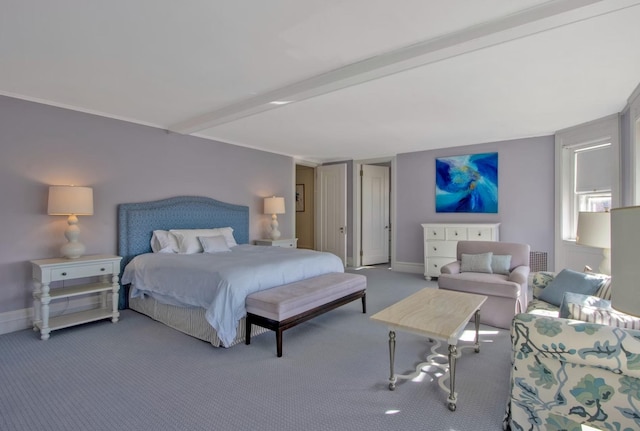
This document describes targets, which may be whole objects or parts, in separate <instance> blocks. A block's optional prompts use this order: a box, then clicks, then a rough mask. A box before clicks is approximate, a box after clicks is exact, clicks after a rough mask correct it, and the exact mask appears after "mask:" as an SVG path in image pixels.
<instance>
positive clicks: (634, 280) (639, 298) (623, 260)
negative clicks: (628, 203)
mask: <svg viewBox="0 0 640 431" xmlns="http://www.w3.org/2000/svg"><path fill="white" fill-rule="evenodd" d="M639 226H640V207H637V206H636V207H625V208H616V209H613V210H611V306H612V307H613V308H614V309H615V310H617V311H621V312H623V313H626V314H631V315H632V316H638V317H640V285H639V284H638V274H639V270H640V257H639V256H640V255H638V246H639V245H640V229H638V227H639Z"/></svg>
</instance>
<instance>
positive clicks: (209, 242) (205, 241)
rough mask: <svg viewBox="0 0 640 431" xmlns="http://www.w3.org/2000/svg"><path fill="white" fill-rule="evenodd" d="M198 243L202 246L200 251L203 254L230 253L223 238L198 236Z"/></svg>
mask: <svg viewBox="0 0 640 431" xmlns="http://www.w3.org/2000/svg"><path fill="white" fill-rule="evenodd" d="M198 241H200V244H201V245H202V250H203V251H204V252H205V253H223V252H226V251H231V249H230V248H229V246H228V245H227V240H226V239H224V236H222V235H217V236H199V237H198Z"/></svg>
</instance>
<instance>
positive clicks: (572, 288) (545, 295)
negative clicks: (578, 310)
mask: <svg viewBox="0 0 640 431" xmlns="http://www.w3.org/2000/svg"><path fill="white" fill-rule="evenodd" d="M601 283H602V278H600V277H596V276H593V275H591V274H585V273H583V272H577V271H572V270H570V269H563V270H562V271H560V272H559V273H558V275H557V276H556V277H555V278H554V279H553V281H551V283H549V284H548V285H547V287H545V288H544V290H543V291H542V292H541V293H540V296H539V298H540V299H541V300H543V301H546V302H548V303H550V304H553V305H556V306H558V307H559V306H560V304H561V303H562V298H563V297H564V294H565V293H566V292H572V293H581V294H583V295H593V294H594V293H596V291H597V290H598V287H600V284H601Z"/></svg>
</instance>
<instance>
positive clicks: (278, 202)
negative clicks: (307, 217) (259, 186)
mask: <svg viewBox="0 0 640 431" xmlns="http://www.w3.org/2000/svg"><path fill="white" fill-rule="evenodd" d="M264 213H265V214H271V239H274V240H275V239H278V238H280V231H279V230H278V216H277V214H284V198H280V197H275V196H273V197H270V198H264Z"/></svg>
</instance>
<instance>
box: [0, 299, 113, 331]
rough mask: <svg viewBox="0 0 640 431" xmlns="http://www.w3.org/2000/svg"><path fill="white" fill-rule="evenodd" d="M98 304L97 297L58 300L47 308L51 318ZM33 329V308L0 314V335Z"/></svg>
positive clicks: (94, 306)
mask: <svg viewBox="0 0 640 431" xmlns="http://www.w3.org/2000/svg"><path fill="white" fill-rule="evenodd" d="M108 300H110V298H108ZM99 303H100V299H99V297H98V296H96V295H94V296H89V297H85V298H76V299H69V300H68V301H67V300H59V301H56V302H54V303H52V304H51V305H50V306H49V315H50V316H51V317H53V316H58V315H60V314H65V313H73V312H76V311H82V310H88V309H90V308H96V307H97V306H98V304H99ZM32 327H33V308H23V309H21V310H13V311H6V312H4V313H0V335H2V334H8V333H10V332H16V331H22V330H23V329H29V328H32Z"/></svg>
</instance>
